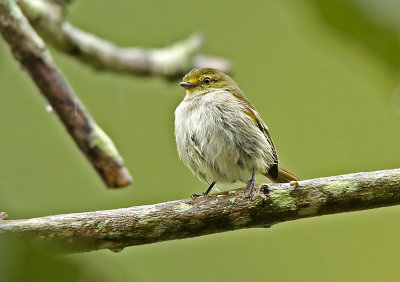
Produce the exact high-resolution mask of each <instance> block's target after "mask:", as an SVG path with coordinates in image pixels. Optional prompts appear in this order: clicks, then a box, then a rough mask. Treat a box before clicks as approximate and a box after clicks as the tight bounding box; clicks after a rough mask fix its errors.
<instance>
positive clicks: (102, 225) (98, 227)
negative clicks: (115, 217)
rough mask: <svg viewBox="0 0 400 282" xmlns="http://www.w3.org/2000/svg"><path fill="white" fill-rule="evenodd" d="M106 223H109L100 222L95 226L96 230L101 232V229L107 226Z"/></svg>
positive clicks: (106, 221) (105, 221)
mask: <svg viewBox="0 0 400 282" xmlns="http://www.w3.org/2000/svg"><path fill="white" fill-rule="evenodd" d="M108 222H109V220H103V221H100V222H99V223H98V224H97V229H99V230H103V228H104V227H106V226H107V224H108Z"/></svg>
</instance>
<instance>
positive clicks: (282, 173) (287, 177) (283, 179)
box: [264, 167, 300, 183]
mask: <svg viewBox="0 0 400 282" xmlns="http://www.w3.org/2000/svg"><path fill="white" fill-rule="evenodd" d="M264 175H265V176H266V177H268V178H269V179H270V180H271V181H272V182H274V183H287V182H290V181H299V180H300V179H299V178H298V177H297V176H295V175H294V174H292V173H290V172H289V171H287V170H286V169H283V168H281V167H279V168H278V176H277V177H272V176H270V175H269V174H268V173H266V174H264Z"/></svg>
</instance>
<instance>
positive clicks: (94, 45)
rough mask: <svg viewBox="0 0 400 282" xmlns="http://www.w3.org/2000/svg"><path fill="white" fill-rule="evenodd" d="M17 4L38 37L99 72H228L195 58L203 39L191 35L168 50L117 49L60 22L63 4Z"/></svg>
mask: <svg viewBox="0 0 400 282" xmlns="http://www.w3.org/2000/svg"><path fill="white" fill-rule="evenodd" d="M18 5H19V6H20V7H21V9H22V11H23V13H24V14H25V15H26V17H27V18H28V19H29V21H30V22H31V23H32V25H33V27H34V28H35V29H36V30H37V31H38V32H39V34H40V35H41V36H42V37H43V38H44V39H45V40H46V41H48V42H49V43H51V44H53V45H54V46H55V47H56V48H58V49H59V50H61V51H62V52H65V53H67V54H69V55H72V56H74V57H76V58H77V59H79V60H80V61H82V62H84V63H87V64H89V65H91V66H92V67H94V68H96V69H99V70H109V71H115V72H122V73H129V74H136V75H162V76H165V77H168V78H174V77H177V76H181V75H183V74H185V73H187V72H188V71H189V70H190V69H192V68H193V67H196V68H202V67H214V68H217V69H221V70H222V71H224V72H230V71H231V65H230V63H229V62H228V61H227V60H225V59H222V58H218V57H210V56H204V55H198V53H199V51H200V48H201V46H202V45H203V42H204V38H203V36H201V35H200V34H194V35H192V36H190V37H189V38H188V39H186V40H183V41H181V42H177V43H175V44H173V45H172V46H170V47H165V48H159V49H146V48H141V47H120V46H117V45H115V44H114V43H112V42H110V41H107V40H104V39H101V38H99V37H97V36H95V35H93V34H91V33H88V32H85V31H82V30H80V29H78V28H76V27H74V26H73V25H72V24H70V23H68V22H67V21H65V20H64V16H65V3H63V2H62V4H61V5H59V4H58V3H57V2H54V0H53V1H52V0H42V1H33V0H18Z"/></svg>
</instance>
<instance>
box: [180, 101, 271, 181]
mask: <svg viewBox="0 0 400 282" xmlns="http://www.w3.org/2000/svg"><path fill="white" fill-rule="evenodd" d="M218 111H220V109H219V108H218V104H213V105H210V104H208V105H202V104H200V105H199V104H197V105H196V106H191V105H190V104H188V103H186V104H185V103H182V104H181V105H179V106H178V108H177V110H176V112H175V135H176V142H177V147H178V152H179V155H180V158H181V159H182V160H183V162H184V163H185V164H186V165H187V166H188V167H189V168H190V169H191V170H192V171H193V173H195V174H196V175H197V176H199V178H200V179H202V180H203V181H206V182H208V183H211V182H213V181H216V182H219V183H234V182H236V181H242V182H247V181H249V180H250V178H251V174H252V170H253V169H256V170H264V171H267V169H268V167H269V164H270V163H272V162H269V164H268V163H267V161H268V160H267V158H268V157H271V154H270V153H268V152H267V151H268V150H267V149H269V148H267V146H268V144H267V141H266V140H264V139H265V137H264V136H263V135H262V134H261V133H260V130H259V129H258V128H257V127H256V126H255V124H254V122H253V121H252V120H251V119H250V118H249V117H248V116H247V115H246V114H245V113H244V111H240V110H238V111H236V112H234V111H227V112H218ZM253 131H254V132H253ZM263 138H264V139H263ZM266 152H267V153H268V154H269V155H268V154H267V153H266ZM264 155H266V157H265V156H264Z"/></svg>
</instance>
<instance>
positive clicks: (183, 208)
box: [175, 203, 192, 212]
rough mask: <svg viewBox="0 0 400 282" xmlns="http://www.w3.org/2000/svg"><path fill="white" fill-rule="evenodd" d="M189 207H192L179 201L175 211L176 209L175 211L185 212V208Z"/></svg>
mask: <svg viewBox="0 0 400 282" xmlns="http://www.w3.org/2000/svg"><path fill="white" fill-rule="evenodd" d="M191 208H192V206H191V205H189V204H186V203H180V204H179V205H177V206H176V207H175V211H177V212H185V211H187V210H190V209H191Z"/></svg>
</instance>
